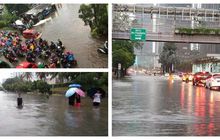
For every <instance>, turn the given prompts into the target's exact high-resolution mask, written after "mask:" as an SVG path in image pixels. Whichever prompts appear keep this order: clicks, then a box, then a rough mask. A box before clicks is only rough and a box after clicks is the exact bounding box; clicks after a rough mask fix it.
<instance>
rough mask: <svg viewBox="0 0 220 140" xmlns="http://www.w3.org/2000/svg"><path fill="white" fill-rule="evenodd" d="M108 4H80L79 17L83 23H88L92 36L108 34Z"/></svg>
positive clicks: (105, 35)
mask: <svg viewBox="0 0 220 140" xmlns="http://www.w3.org/2000/svg"><path fill="white" fill-rule="evenodd" d="M107 7H108V5H107V4H89V5H86V4H82V5H80V9H79V13H80V14H79V18H81V19H82V20H83V21H84V23H85V25H89V27H90V29H91V32H92V36H94V37H97V36H99V37H100V36H104V37H107V36H108V8H107Z"/></svg>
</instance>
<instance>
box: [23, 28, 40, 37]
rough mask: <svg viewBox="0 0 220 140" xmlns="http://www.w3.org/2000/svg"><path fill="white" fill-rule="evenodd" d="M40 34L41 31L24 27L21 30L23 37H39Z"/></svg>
mask: <svg viewBox="0 0 220 140" xmlns="http://www.w3.org/2000/svg"><path fill="white" fill-rule="evenodd" d="M41 36H42V33H39V32H37V31H36V30H33V29H26V30H24V31H23V37H24V38H25V39H39V38H40V37H41Z"/></svg>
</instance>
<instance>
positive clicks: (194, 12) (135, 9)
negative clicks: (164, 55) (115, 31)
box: [113, 4, 220, 21]
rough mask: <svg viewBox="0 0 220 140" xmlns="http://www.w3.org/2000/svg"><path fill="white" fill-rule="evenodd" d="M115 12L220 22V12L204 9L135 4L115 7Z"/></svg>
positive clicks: (115, 5)
mask: <svg viewBox="0 0 220 140" xmlns="http://www.w3.org/2000/svg"><path fill="white" fill-rule="evenodd" d="M113 12H130V13H145V14H157V15H158V17H160V16H161V15H166V16H167V17H169V16H170V15H173V17H174V18H176V17H177V16H179V17H181V18H182V19H184V17H189V19H191V17H198V18H200V19H201V20H206V19H207V17H208V18H211V20H217V21H220V10H215V9H203V8H192V7H162V6H146V5H134V4H126V5H125V4H122V5H117V4H114V5H113Z"/></svg>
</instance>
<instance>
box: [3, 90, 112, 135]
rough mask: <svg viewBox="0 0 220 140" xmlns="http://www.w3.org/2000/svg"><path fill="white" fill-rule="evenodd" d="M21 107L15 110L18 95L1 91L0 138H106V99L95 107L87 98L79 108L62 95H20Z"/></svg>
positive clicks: (83, 99)
mask: <svg viewBox="0 0 220 140" xmlns="http://www.w3.org/2000/svg"><path fill="white" fill-rule="evenodd" d="M22 97H23V102H24V106H23V108H22V109H19V108H17V107H16V106H17V102H16V100H17V95H16V94H9V93H4V92H2V91H0V120H1V121H0V136H107V135H108V99H107V98H104V99H102V103H101V106H100V107H99V108H94V107H93V106H92V100H91V99H90V98H89V97H85V98H82V101H81V107H73V106H69V105H68V100H67V99H66V98H65V97H64V96H55V95H53V96H50V98H49V99H47V98H46V97H44V96H42V95H30V94H29V95H27V94H26V95H22Z"/></svg>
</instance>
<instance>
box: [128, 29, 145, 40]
mask: <svg viewBox="0 0 220 140" xmlns="http://www.w3.org/2000/svg"><path fill="white" fill-rule="evenodd" d="M146 34H147V30H146V29H144V28H132V29H131V32H130V40H133V41H145V40H146Z"/></svg>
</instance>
